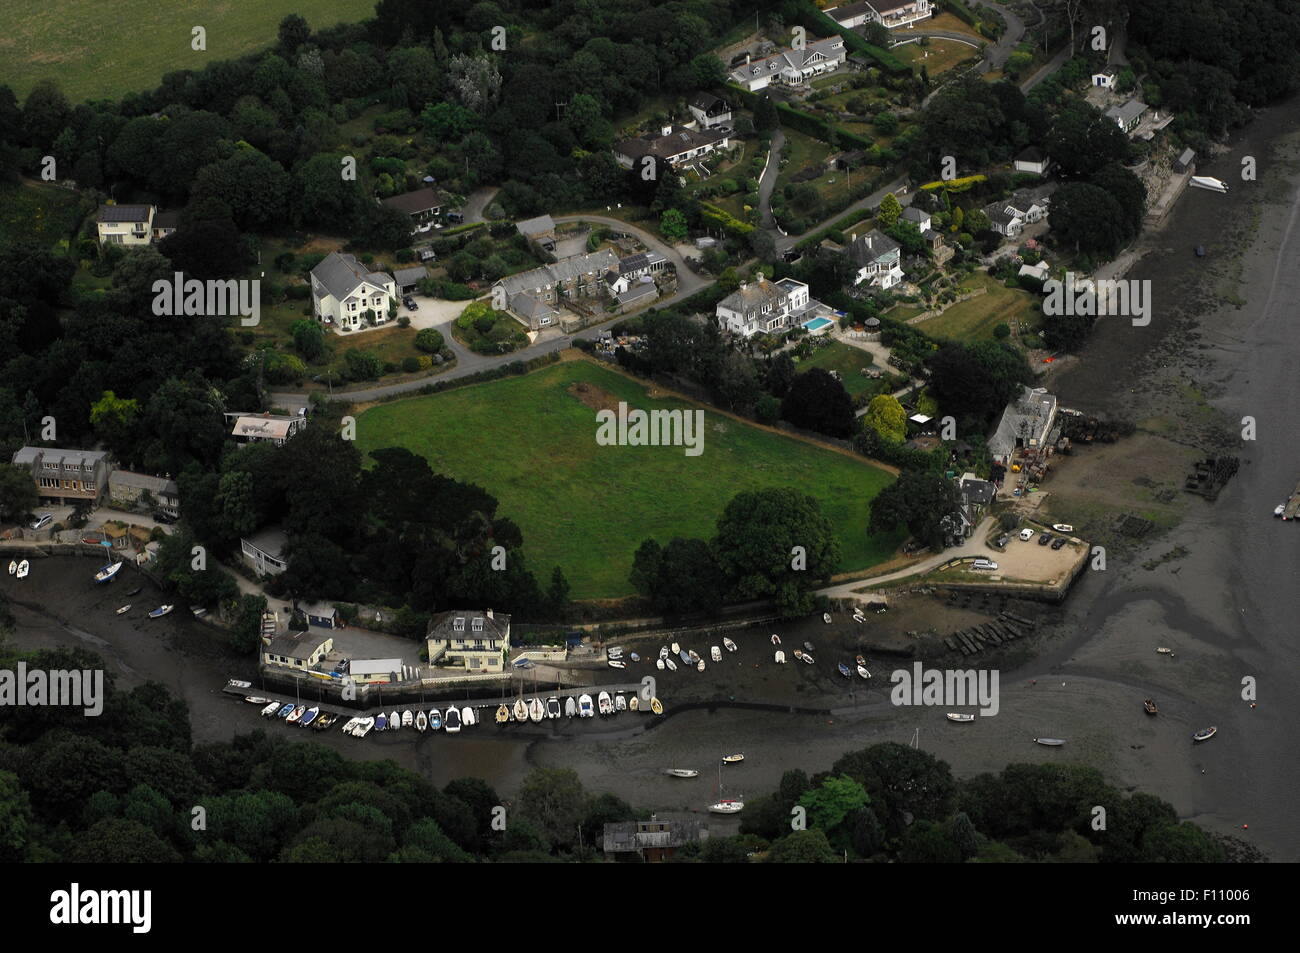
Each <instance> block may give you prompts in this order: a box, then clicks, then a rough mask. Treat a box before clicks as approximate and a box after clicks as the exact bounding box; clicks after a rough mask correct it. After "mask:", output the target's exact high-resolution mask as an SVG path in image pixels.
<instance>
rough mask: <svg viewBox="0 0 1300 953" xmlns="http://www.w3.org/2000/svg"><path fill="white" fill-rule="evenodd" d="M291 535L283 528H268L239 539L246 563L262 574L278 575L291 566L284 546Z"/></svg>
mask: <svg viewBox="0 0 1300 953" xmlns="http://www.w3.org/2000/svg"><path fill="white" fill-rule="evenodd" d="M288 541H289V537H288V536H286V535H285V533H284V532H283V531H282V530H278V529H267V530H263V531H262V532H260V533H258V534H257V535H255V536H247V537H244V538H243V539H241V540H240V541H239V549H240V552H241V553H242V554H243V557H244V563H245V565H247V566H248V568H249V569H251V570H253V572H255V573H258V574H259V575H262V576H278V575H279V574H280V573H282V572H284V571H285V570H286V569H288V568H289V563H288V560H287V558H286V557H285V554H284V547H285V545H286V544H287V543H288Z"/></svg>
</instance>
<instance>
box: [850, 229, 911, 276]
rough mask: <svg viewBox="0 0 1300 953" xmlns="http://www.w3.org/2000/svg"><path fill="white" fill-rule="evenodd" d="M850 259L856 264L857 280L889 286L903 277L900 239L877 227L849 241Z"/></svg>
mask: <svg viewBox="0 0 1300 953" xmlns="http://www.w3.org/2000/svg"><path fill="white" fill-rule="evenodd" d="M847 252H848V256H849V260H850V261H852V262H853V264H855V265H857V267H858V272H857V274H856V275H855V276H854V278H853V283H854V284H862V283H863V282H866V284H867V285H868V286H869V287H876V288H880V289H881V290H888V289H889V288H892V287H894V286H895V285H897V284H899V283H900V282H901V281H902V280H903V267H902V264H901V260H902V249H901V248H900V247H899V244H898V242H896V241H894V240H893V239H892V238H890V237H889V236H888V235H885V234H883V233H882V232H880V231H879V230H878V229H874V228H873V229H872V230H871V231H869V232H867V233H866V234H865V235H859V236H858V237H857V238H854V239H853V241H851V242H849V245H848V248H847Z"/></svg>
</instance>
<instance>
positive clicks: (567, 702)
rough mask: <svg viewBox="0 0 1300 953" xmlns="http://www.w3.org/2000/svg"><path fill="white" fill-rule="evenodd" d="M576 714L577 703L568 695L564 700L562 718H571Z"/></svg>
mask: <svg viewBox="0 0 1300 953" xmlns="http://www.w3.org/2000/svg"><path fill="white" fill-rule="evenodd" d="M577 714H578V703H577V702H576V701H574V700H573V696H572V695H569V696H567V697H566V698H565V699H564V717H565V718H572V717H574V716H575V715H577Z"/></svg>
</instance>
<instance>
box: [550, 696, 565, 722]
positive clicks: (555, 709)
mask: <svg viewBox="0 0 1300 953" xmlns="http://www.w3.org/2000/svg"><path fill="white" fill-rule="evenodd" d="M562 712H563V709H562V708H560V700H559V699H558V698H556V697H555V696H554V695H552V696H551V697H550V698H548V699H546V717H547V718H559V717H560V715H561V714H562Z"/></svg>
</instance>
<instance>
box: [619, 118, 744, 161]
mask: <svg viewBox="0 0 1300 953" xmlns="http://www.w3.org/2000/svg"><path fill="white" fill-rule="evenodd" d="M728 145H730V139H729V134H728V133H725V132H722V131H721V127H719V128H706V129H701V130H695V129H687V128H686V127H685V126H674V125H668V126H663V127H661V128H660V130H659V134H658V135H655V134H653V133H652V134H649V135H645V136H638V137H636V138H635V139H624V140H623V141H622V142H620V143H618V144H617V145H615V146H614V159H615V161H617V162H618V164H619V165H621V166H623V168H625V169H631V168H633V167H634V166H635V165H636V162H637V160H639V159H641V158H642V157H644V156H653V157H654V158H656V159H662V160H663V161H665V162H667V163H668V164H669V165H671V166H678V165H681V164H683V163H686V162H690V161H692V160H694V159H701V158H703V157H704V156H707V155H709V154H710V153H712V152H715V151H717V150H719V149H726V148H727V147H728Z"/></svg>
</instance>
